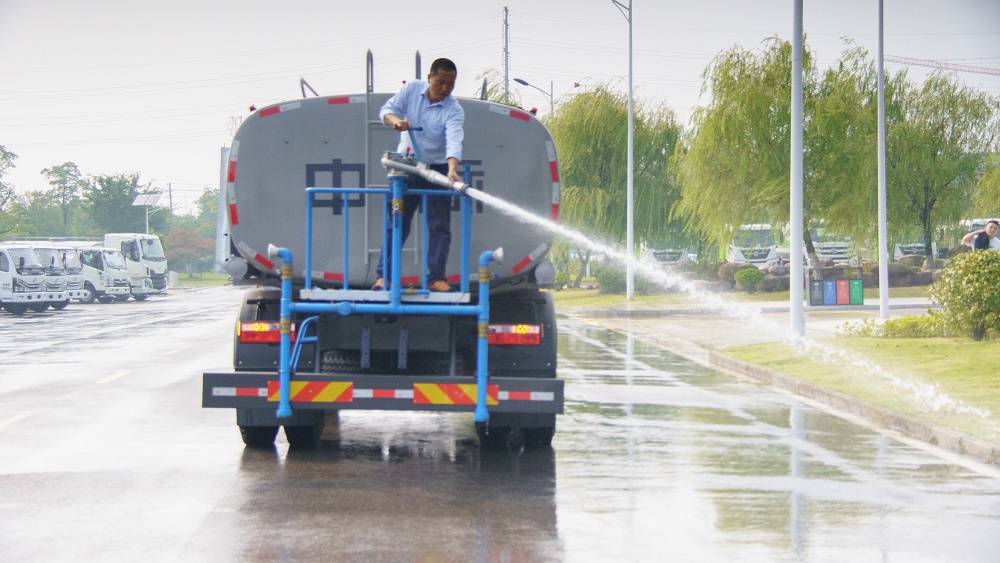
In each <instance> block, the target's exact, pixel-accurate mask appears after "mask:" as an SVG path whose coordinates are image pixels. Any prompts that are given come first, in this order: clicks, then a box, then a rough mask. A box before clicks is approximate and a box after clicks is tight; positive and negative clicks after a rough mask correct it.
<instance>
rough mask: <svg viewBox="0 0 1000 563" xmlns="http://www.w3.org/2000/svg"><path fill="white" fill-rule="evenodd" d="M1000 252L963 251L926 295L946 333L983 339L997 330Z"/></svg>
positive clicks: (999, 303)
mask: <svg viewBox="0 0 1000 563" xmlns="http://www.w3.org/2000/svg"><path fill="white" fill-rule="evenodd" d="M998 284H1000V252H996V251H979V252H965V253H962V254H959V255H958V256H955V257H954V258H952V259H951V261H950V264H949V265H948V268H946V269H945V270H944V271H943V272H942V274H941V279H940V280H939V281H938V282H936V283H934V284H933V285H931V286H930V289H929V290H928V294H929V295H930V298H931V300H932V301H933V302H935V303H937V304H938V305H940V306H941V313H940V315H941V318H942V320H943V322H944V324H945V326H946V328H947V329H948V330H951V331H953V332H955V333H956V334H959V335H962V336H967V337H969V338H972V339H973V340H982V339H983V337H984V336H986V333H987V331H989V330H991V329H992V330H1000V285H998Z"/></svg>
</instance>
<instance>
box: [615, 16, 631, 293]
mask: <svg viewBox="0 0 1000 563" xmlns="http://www.w3.org/2000/svg"><path fill="white" fill-rule="evenodd" d="M611 3H612V4H614V5H615V6H616V7H617V8H618V11H620V12H621V13H622V15H623V16H625V19H626V20H628V192H627V194H628V197H627V203H626V206H625V212H626V214H627V215H628V217H627V218H626V227H625V231H626V235H625V246H626V247H627V249H628V262H627V263H626V268H625V271H626V282H625V300H626V301H631V300H632V298H633V297H634V296H635V272H634V271H633V265H632V262H633V261H634V259H635V256H634V254H635V231H634V229H633V222H632V207H633V204H634V202H633V197H632V193H633V191H634V187H635V179H634V178H633V177H632V158H633V152H632V140H633V137H634V131H635V130H634V127H633V122H632V0H628V6H627V7H626V6H625V4H622V3H621V2H619V1H618V0H611Z"/></svg>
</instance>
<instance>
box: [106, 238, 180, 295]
mask: <svg viewBox="0 0 1000 563" xmlns="http://www.w3.org/2000/svg"><path fill="white" fill-rule="evenodd" d="M104 246H106V247H108V248H114V249H116V250H120V251H121V253H122V254H124V255H125V266H126V268H127V269H128V277H129V284H130V286H131V290H132V297H133V298H134V299H135V300H136V301H142V300H144V299H146V298H147V297H149V296H150V295H159V294H161V293H164V292H165V291H166V289H167V257H166V255H165V254H164V253H163V245H162V244H160V239H159V237H157V236H156V235H147V234H142V233H108V234H106V235H104Z"/></svg>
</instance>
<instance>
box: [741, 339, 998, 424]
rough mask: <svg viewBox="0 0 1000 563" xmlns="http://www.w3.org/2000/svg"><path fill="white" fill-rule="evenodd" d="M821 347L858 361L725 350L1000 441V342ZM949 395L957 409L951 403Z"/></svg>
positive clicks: (772, 350)
mask: <svg viewBox="0 0 1000 563" xmlns="http://www.w3.org/2000/svg"><path fill="white" fill-rule="evenodd" d="M820 344H821V345H824V346H828V347H830V348H835V349H840V350H843V351H845V352H846V353H847V354H846V358H849V359H851V360H857V361H858V362H861V363H860V364H859V363H844V362H840V361H837V360H830V361H824V360H822V359H821V356H824V354H823V353H822V352H813V353H809V354H808V355H807V354H803V353H802V352H800V351H798V350H795V349H793V348H792V347H791V346H789V345H786V344H781V343H770V344H756V345H753V346H741V347H730V348H725V349H724V350H723V353H725V354H728V355H730V356H733V357H735V358H739V359H741V360H744V361H747V362H751V363H754V364H758V365H762V366H766V367H769V368H772V369H775V370H778V371H780V372H783V373H787V374H789V375H792V376H794V377H797V378H800V379H803V380H806V381H810V382H812V383H815V384H817V385H819V386H821V387H824V388H827V389H831V390H834V391H840V392H842V393H844V394H847V395H850V396H853V397H857V398H859V399H862V400H865V401H868V402H871V403H874V404H877V405H881V406H884V407H887V408H891V409H893V410H896V411H898V412H902V413H904V414H908V415H911V416H914V417H917V418H919V419H921V420H924V421H926V422H929V423H932V424H936V425H939V426H944V427H948V428H954V429H956V430H960V431H962V432H965V433H967V434H970V435H972V436H976V437H979V438H982V439H985V440H988V441H990V442H992V443H998V444H1000V342H998V341H990V342H973V341H971V340H965V339H959V338H920V339H918V338H868V337H853V336H842V337H838V338H835V339H832V340H827V341H824V342H822V343H820ZM870 366H877V368H876V369H871V368H870ZM892 378H897V380H898V381H897V382H896V383H893V381H891V379H892ZM921 395H922V396H923V397H924V399H921V398H920V396H921ZM948 398H950V399H952V400H954V401H957V402H958V404H959V405H960V406H959V407H958V408H955V407H954V406H950V405H948V404H946V402H947V399H948ZM963 406H964V407H970V408H974V409H982V410H985V411H988V412H989V416H987V417H986V418H983V417H981V416H978V415H976V414H973V413H972V412H962V411H963V410H965V411H969V410H970V409H968V408H965V409H963V408H962V407H963Z"/></svg>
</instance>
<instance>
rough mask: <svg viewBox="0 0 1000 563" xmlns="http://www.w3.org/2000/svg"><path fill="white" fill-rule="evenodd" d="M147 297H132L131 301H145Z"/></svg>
mask: <svg viewBox="0 0 1000 563" xmlns="http://www.w3.org/2000/svg"><path fill="white" fill-rule="evenodd" d="M147 297H149V296H148V295H133V296H132V299H135V300H136V301H145V300H146V298H147Z"/></svg>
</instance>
